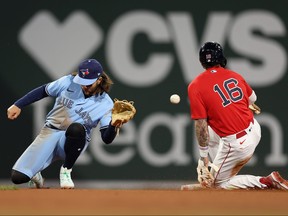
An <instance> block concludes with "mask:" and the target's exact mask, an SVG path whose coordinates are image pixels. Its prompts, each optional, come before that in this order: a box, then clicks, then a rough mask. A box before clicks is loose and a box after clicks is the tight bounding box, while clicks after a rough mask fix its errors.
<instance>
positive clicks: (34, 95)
mask: <svg viewBox="0 0 288 216" xmlns="http://www.w3.org/2000/svg"><path fill="white" fill-rule="evenodd" d="M45 87H46V84H45V85H42V86H39V87H37V88H35V89H33V90H31V91H30V92H28V93H27V94H26V95H24V96H23V97H22V98H20V99H19V100H17V101H16V102H15V103H14V105H16V106H17V107H19V108H20V109H22V108H23V107H25V106H27V105H29V104H31V103H34V102H36V101H38V100H41V99H42V98H45V97H47V96H48V94H47V93H46V91H45Z"/></svg>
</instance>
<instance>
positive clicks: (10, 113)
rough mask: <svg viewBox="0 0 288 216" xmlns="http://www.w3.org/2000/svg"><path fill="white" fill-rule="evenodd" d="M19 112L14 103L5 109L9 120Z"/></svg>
mask: <svg viewBox="0 0 288 216" xmlns="http://www.w3.org/2000/svg"><path fill="white" fill-rule="evenodd" d="M20 113H21V109H20V108H19V107H17V106H16V105H14V104H13V105H12V106H10V107H9V108H8V109H7V117H8V119H11V120H14V119H16V118H17V117H18V116H19V115H20Z"/></svg>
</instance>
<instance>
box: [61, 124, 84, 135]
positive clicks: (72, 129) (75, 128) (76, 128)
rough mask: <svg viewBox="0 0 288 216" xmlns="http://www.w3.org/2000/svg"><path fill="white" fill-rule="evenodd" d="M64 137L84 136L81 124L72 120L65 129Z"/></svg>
mask: <svg viewBox="0 0 288 216" xmlns="http://www.w3.org/2000/svg"><path fill="white" fill-rule="evenodd" d="M65 135H66V137H85V136H86V132H85V128H84V126H83V125H82V124H80V123H77V122H74V123H72V124H71V125H70V126H69V127H68V128H67V130H66V133H65Z"/></svg>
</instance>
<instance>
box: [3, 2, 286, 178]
mask: <svg viewBox="0 0 288 216" xmlns="http://www.w3.org/2000/svg"><path fill="white" fill-rule="evenodd" d="M4 5H6V6H2V7H1V13H0V17H1V19H0V23H1V36H0V37H1V48H0V61H1V72H0V89H1V91H0V92H1V124H0V127H1V134H2V138H1V151H0V154H1V172H0V178H2V179H6V178H9V176H10V170H11V168H12V166H13V164H14V162H15V161H16V160H17V158H18V157H19V156H20V155H21V153H22V152H23V151H24V150H25V149H26V147H27V146H28V145H29V144H30V143H31V142H32V141H33V139H34V137H35V136H36V135H37V133H38V132H39V130H40V128H41V127H42V125H43V122H44V119H45V115H46V114H47V112H48V111H49V110H50V108H51V106H52V105H53V100H49V99H44V100H42V101H39V102H36V103H34V104H33V105H30V106H28V107H26V108H24V109H23V110H22V113H21V116H20V117H19V119H17V120H16V121H9V120H7V117H6V110H7V108H8V107H9V106H10V105H11V104H13V102H14V101H15V100H16V99H18V98H19V97H21V96H23V95H24V94H25V93H26V92H28V91H30V90H31V89H33V88H35V87H37V86H40V85H42V84H44V83H48V82H50V81H52V80H54V79H57V78H59V77H60V76H62V75H65V74H68V73H70V72H72V71H75V70H76V67H77V64H78V63H79V61H81V60H82V59H84V58H96V59H98V60H99V61H100V62H101V63H102V64H103V67H104V70H105V71H106V72H107V73H108V74H109V75H110V76H111V78H112V79H113V81H114V82H115V84H114V86H113V88H112V91H111V93H110V95H111V97H112V98H118V99H127V100H133V101H134V104H135V106H136V108H137V114H136V116H135V118H134V119H133V120H132V121H131V122H129V123H128V124H126V125H125V127H123V129H122V130H121V132H120V136H119V137H117V138H116V140H115V142H114V144H111V145H108V146H105V145H104V144H103V143H102V142H101V140H100V139H99V132H98V128H97V129H96V130H95V131H94V133H93V137H92V143H91V145H90V147H89V148H88V149H87V151H86V152H85V154H84V155H82V156H81V157H80V158H79V160H78V161H77V164H76V165H75V167H74V170H73V176H74V178H78V179H87V180H94V179H97V180H106V179H107V180H111V179H113V180H145V181H146V180H173V181H174V180H190V179H193V180H196V178H197V176H196V166H197V160H198V151H197V143H196V140H195V135H194V130H193V122H192V121H191V120H190V113H189V104H188V101H187V93H186V89H187V85H188V83H189V82H190V81H191V80H193V79H194V78H195V76H197V75H198V74H199V73H200V72H202V68H201V66H200V64H199V62H198V50H199V47H200V45H201V44H202V43H203V42H205V41H208V40H214V41H218V42H220V43H221V44H222V45H223V47H224V50H225V55H226V57H227V59H228V67H230V68H231V69H233V70H236V71H238V72H239V73H241V74H242V75H243V76H244V77H245V78H246V79H247V81H248V82H249V83H250V84H251V86H252V87H253V88H254V90H255V91H256V93H257V96H258V100H257V104H258V105H259V106H261V108H262V111H263V112H262V114H261V115H259V116H257V117H256V118H257V119H258V121H259V123H260V124H261V126H262V140H261V142H260V144H259V146H258V148H257V149H256V152H255V155H254V157H253V158H252V160H251V161H250V163H249V164H248V165H247V166H246V167H245V168H244V169H243V170H242V171H241V173H243V174H244V173H247V174H255V175H267V174H269V173H270V172H271V171H272V170H278V171H280V172H281V174H282V173H283V176H284V177H286V178H288V145H287V143H288V120H287V119H288V112H287V110H288V102H287V90H288V84H287V83H288V74H287V71H288V68H287V67H288V66H287V52H288V33H287V23H288V14H287V8H288V1H277V0H276V1H272V0H271V1H270V0H266V1H231V0H225V1H224V0H223V1H221V0H219V1H209V0H207V1H191V0H178V1H175V0H154V1H152V0H151V1H149V0H145V1H144V0H137V1H135V0H119V1H116V0H97V1H92V0H91V1H89V0H84V1H77V0H70V1H67V0H63V1H54V0H49V1H48V0H42V1H36V0H35V1H31V0H28V1H27V0H26V1H17V2H15V1H9V2H8V1H7V2H6V3H5V4H4ZM173 93H177V94H179V95H180V96H181V102H180V104H178V105H172V104H170V102H169V97H170V95H171V94H173ZM60 164H61V162H56V163H55V164H53V165H52V166H51V167H49V168H48V169H47V170H45V171H44V174H45V176H46V178H58V169H59V165H60Z"/></svg>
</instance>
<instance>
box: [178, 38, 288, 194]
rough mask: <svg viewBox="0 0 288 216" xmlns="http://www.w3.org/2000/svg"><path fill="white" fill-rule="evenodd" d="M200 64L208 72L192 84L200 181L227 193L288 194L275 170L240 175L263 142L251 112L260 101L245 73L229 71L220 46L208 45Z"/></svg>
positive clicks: (204, 47) (209, 43)
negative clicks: (265, 191)
mask: <svg viewBox="0 0 288 216" xmlns="http://www.w3.org/2000/svg"><path fill="white" fill-rule="evenodd" d="M199 60H200V63H201V64H202V66H203V68H204V69H205V71H204V72H203V73H201V74H199V75H198V76H197V77H196V78H195V79H194V80H193V81H192V82H191V83H190V84H189V86H188V96H189V101H190V109H191V118H192V119H193V120H194V121H195V131H196V137H197V140H198V144H199V152H200V159H199V161H198V167H197V172H198V181H199V182H200V183H201V185H202V186H204V187H216V188H222V189H250V188H261V189H264V188H277V189H283V190H288V181H287V180H285V179H283V178H282V177H281V176H280V174H279V173H278V172H275V171H274V172H272V173H271V174H270V175H268V176H266V177H263V176H253V175H237V174H238V172H239V171H240V170H241V168H242V167H243V166H244V165H245V164H246V163H247V162H248V161H249V160H250V158H251V157H252V156H253V153H254V151H255V149H256V147H257V145H258V143H259V141H260V139H261V128H260V125H259V124H258V122H257V120H256V119H255V118H254V116H253V112H252V111H251V110H250V109H249V105H252V104H254V102H255V101H256V99H257V97H256V94H255V92H254V91H253V89H252V88H251V87H250V86H249V85H248V83H247V82H246V81H245V79H244V78H243V77H242V76H241V75H240V74H238V73H236V72H234V71H232V70H229V69H227V68H225V66H226V63H227V60H226V58H225V57H224V54H223V49H222V47H221V45H220V44H219V43H217V42H213V41H211V42H206V43H205V44H204V45H203V46H202V47H201V48H200V51H199ZM210 161H211V162H212V163H211V162H210ZM209 166H210V167H212V169H211V170H210V171H211V172H210V171H209V170H208V167H209ZM192 188H193V187H192ZM183 189H185V187H183ZM186 189H189V186H187V187H186Z"/></svg>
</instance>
